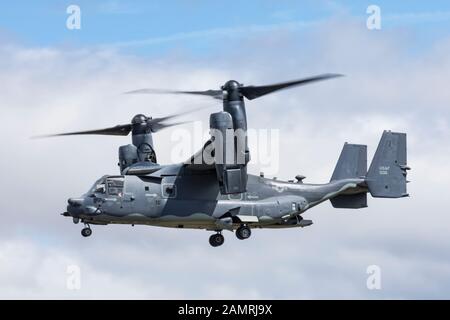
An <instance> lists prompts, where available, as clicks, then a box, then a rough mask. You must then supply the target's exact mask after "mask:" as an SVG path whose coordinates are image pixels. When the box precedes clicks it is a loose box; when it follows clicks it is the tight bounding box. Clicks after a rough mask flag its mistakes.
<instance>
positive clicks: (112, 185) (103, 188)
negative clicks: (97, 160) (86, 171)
mask: <svg viewBox="0 0 450 320" xmlns="http://www.w3.org/2000/svg"><path fill="white" fill-rule="evenodd" d="M124 181H125V179H124V177H123V176H103V177H101V178H100V179H98V180H97V181H96V182H95V183H94V185H93V186H92V188H91V189H90V190H89V194H94V195H99V196H100V195H109V196H115V197H121V196H122V195H123V188H124Z"/></svg>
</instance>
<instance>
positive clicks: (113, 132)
mask: <svg viewBox="0 0 450 320" xmlns="http://www.w3.org/2000/svg"><path fill="white" fill-rule="evenodd" d="M130 131H131V124H124V125H118V126H115V127H111V128H105V129H98V130H89V131H77V132H67V133H58V134H48V135H41V136H34V137H33V138H50V137H61V136H74V135H88V134H101V135H110V136H127V135H128V134H129V133H130Z"/></svg>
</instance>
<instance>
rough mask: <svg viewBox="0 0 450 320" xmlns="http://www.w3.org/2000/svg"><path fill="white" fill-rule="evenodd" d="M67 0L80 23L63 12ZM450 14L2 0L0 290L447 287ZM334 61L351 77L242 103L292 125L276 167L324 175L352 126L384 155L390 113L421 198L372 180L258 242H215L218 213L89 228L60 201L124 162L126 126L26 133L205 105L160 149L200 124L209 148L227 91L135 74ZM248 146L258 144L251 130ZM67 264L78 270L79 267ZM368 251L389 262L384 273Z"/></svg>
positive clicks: (298, 71) (283, 67)
mask: <svg viewBox="0 0 450 320" xmlns="http://www.w3.org/2000/svg"><path fill="white" fill-rule="evenodd" d="M72 4H76V5H78V6H79V7H80V9H81V29H80V30H69V29H67V27H66V20H67V18H68V16H69V15H68V14H67V13H66V9H67V7H68V6H69V5H72ZM369 5H377V6H378V7H379V8H380V9H381V29H380V30H369V29H368V28H367V26H366V20H367V18H368V16H369V15H368V14H367V13H366V10H367V7H368V6H369ZM449 30H450V4H448V3H447V2H444V1H430V2H424V1H408V3H407V5H406V4H405V2H404V1H370V2H368V1H245V4H238V3H236V4H233V5H230V3H224V2H219V1H193V0H192V1H172V2H170V3H168V2H167V1H161V2H159V1H152V2H149V1H95V2H94V1H77V2H75V1H74V2H67V1H39V3H38V2H32V3H31V2H29V1H20V0H18V1H14V2H12V3H11V4H8V5H7V4H2V7H1V10H0V82H1V83H2V86H1V87H0V101H2V102H1V104H0V116H1V119H2V123H3V125H2V129H1V130H2V134H1V135H0V146H1V148H2V150H4V151H3V153H2V155H3V157H1V158H0V166H1V167H2V168H4V170H3V179H2V181H3V185H4V187H3V188H2V191H3V197H2V200H0V214H1V215H2V218H3V219H2V223H1V224H0V298H5V299H12V298H26V299H40V298H44V299H46V298H56V299H79V298H87V299H91V298H107V299H108V298H110V299H118V298H125V299H133V298H135V299H173V298H188V299H205V298H211V299H221V298H223V299H233V298H237V299H239V298H247V299H298V298H303V299H315V298H325V299H336V298H344V299H411V298H423V299H431V298H437V299H444V298H446V299H448V298H449V297H450V281H449V279H450V256H449V254H448V252H450V250H449V249H450V246H449V244H450V236H449V235H450V218H449V216H448V214H447V210H446V207H447V202H446V199H447V198H448V196H449V187H448V181H450V170H449V169H448V163H449V161H450V147H449V145H448V141H449V139H450V125H449V117H450V112H449V108H448V104H449V102H450V91H449V90H448V88H447V87H448V84H447V83H448V74H450V54H449V53H450V34H449ZM326 72H335V73H342V74H345V77H344V78H340V79H336V80H331V81H328V82H324V83H319V84H315V85H311V86H308V87H303V88H299V89H293V90H287V91H283V92H280V93H277V94H273V95H270V96H267V97H264V98H261V99H258V100H255V101H250V102H248V103H247V115H248V121H249V126H250V128H253V129H258V130H278V133H279V138H280V139H279V146H278V149H276V150H275V151H273V153H275V154H272V155H271V156H274V159H277V161H278V162H277V170H275V171H274V172H270V174H268V176H270V177H273V176H277V177H278V178H279V179H292V178H293V177H294V176H295V175H297V174H303V175H305V176H307V178H306V180H305V181H306V182H327V181H328V180H329V178H330V176H331V173H332V171H333V168H334V165H335V163H336V161H337V158H338V156H339V152H340V151H341V148H342V145H343V143H344V142H346V141H348V142H352V143H363V144H367V145H368V150H369V157H368V158H369V159H371V157H372V155H373V153H374V151H375V148H376V145H377V143H378V140H379V138H380V137H381V133H382V131H383V130H385V129H391V130H395V131H400V132H406V133H407V134H408V164H409V166H411V167H412V169H413V170H412V171H411V172H410V177H409V180H411V181H412V182H411V183H410V184H409V185H408V189H409V193H410V194H411V197H410V198H405V199H397V200H389V199H371V198H370V199H369V207H368V208H366V209H362V210H358V211H352V210H336V209H333V208H332V207H331V205H330V204H329V203H324V204H322V205H320V206H318V207H315V208H313V209H311V210H310V211H308V212H307V213H306V214H305V218H307V219H312V220H313V222H314V224H313V225H312V226H310V227H308V228H304V229H291V230H255V231H254V232H253V235H252V238H251V239H249V240H246V241H239V240H237V239H236V238H235V236H234V235H233V234H231V233H225V244H224V245H223V246H222V247H220V248H211V247H210V246H209V244H208V242H207V240H208V237H209V232H206V231H197V230H171V229H162V228H152V227H143V226H136V227H134V228H132V227H131V226H106V227H105V226H94V227H93V235H92V236H91V237H90V238H87V239H84V238H82V237H81V235H80V229H81V226H80V225H74V224H73V223H72V222H71V220H70V219H68V218H64V217H61V216H60V215H59V214H60V213H61V212H63V211H64V210H65V206H66V199H67V198H69V197H71V196H77V195H80V194H82V193H84V192H85V191H86V190H87V189H88V188H89V187H90V186H91V185H92V183H93V182H94V181H95V179H97V178H98V177H100V176H102V175H104V174H115V173H118V168H117V148H118V147H119V146H120V145H123V144H127V143H129V138H127V137H71V138H67V139H48V140H32V139H30V137H31V136H33V135H37V134H45V133H52V132H61V131H73V130H83V129H92V128H102V127H107V126H111V125H115V124H121V123H126V122H128V121H129V120H130V119H131V118H132V116H133V115H134V114H136V113H145V114H148V115H152V116H164V115H167V114H172V113H175V112H180V111H184V110H187V109H194V108H196V107H205V108H207V109H202V110H200V111H198V112H196V113H194V114H192V115H189V116H188V117H187V119H188V120H197V121H196V122H195V123H193V124H188V125H184V126H182V127H177V128H171V129H168V130H165V131H162V132H160V133H158V134H157V135H155V137H154V139H155V145H156V148H157V152H158V159H159V161H160V162H161V163H170V162H171V161H172V160H173V148H174V146H175V145H176V143H177V141H176V139H175V138H176V137H177V136H179V134H180V132H181V133H183V134H184V133H186V132H187V133H193V140H195V141H192V142H193V143H194V144H195V145H194V146H193V148H192V151H193V152H194V151H195V150H196V148H197V147H199V146H200V145H201V144H202V142H203V141H204V137H206V136H205V134H207V129H208V128H207V127H208V117H209V114H210V113H211V112H215V111H217V110H220V108H221V106H220V104H218V103H216V102H211V101H209V100H205V99H203V98H201V97H200V98H198V97H171V96H129V95H123V94H121V93H122V92H125V91H129V90H133V89H138V88H141V87H157V88H158V87H160V88H167V87H170V88H174V89H191V90H197V89H198V90H200V89H201V90H204V89H216V88H218V87H219V86H220V85H222V84H223V83H224V82H225V81H226V80H228V79H237V80H239V81H240V82H243V83H245V84H255V85H256V84H265V83H272V82H278V81H283V80H290V79H295V78H299V77H303V76H310V75H314V74H320V73H326ZM199 128H200V129H199ZM180 130H182V131H180ZM183 130H184V131H183ZM196 132H197V133H198V134H195V133H196ZM250 148H251V150H252V152H253V153H254V154H258V148H257V145H256V142H251V145H250ZM261 170H266V168H264V164H263V163H261V161H260V162H258V161H255V163H251V165H250V171H251V172H252V173H255V174H258V173H259V172H260V171H261ZM71 266H76V267H77V268H79V271H80V287H79V289H78V288H76V289H75V290H73V288H72V289H70V288H69V287H68V286H67V281H68V279H70V277H71V275H72V273H71V272H70V270H72V269H71V268H70V267H71ZM370 266H377V267H379V270H380V271H381V288H379V289H376V290H369V289H368V287H367V279H368V277H369V274H368V273H367V270H368V268H369V267H370Z"/></svg>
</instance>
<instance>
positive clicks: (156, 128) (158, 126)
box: [150, 121, 192, 132]
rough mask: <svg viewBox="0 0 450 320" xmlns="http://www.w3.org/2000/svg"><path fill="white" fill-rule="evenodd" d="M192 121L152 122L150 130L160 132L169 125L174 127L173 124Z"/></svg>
mask: <svg viewBox="0 0 450 320" xmlns="http://www.w3.org/2000/svg"><path fill="white" fill-rule="evenodd" d="M190 122H192V121H182V122H174V123H161V122H157V123H152V124H151V126H150V130H151V131H152V132H158V131H160V130H162V129H166V128H169V127H173V126H179V125H182V124H185V123H190Z"/></svg>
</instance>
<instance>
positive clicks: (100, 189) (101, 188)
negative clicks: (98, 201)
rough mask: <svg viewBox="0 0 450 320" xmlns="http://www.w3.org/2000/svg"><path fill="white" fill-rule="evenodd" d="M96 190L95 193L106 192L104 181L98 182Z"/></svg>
mask: <svg viewBox="0 0 450 320" xmlns="http://www.w3.org/2000/svg"><path fill="white" fill-rule="evenodd" d="M94 192H95V193H105V192H106V188H105V184H104V183H100V184H97V185H96V186H95V191H94Z"/></svg>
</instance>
